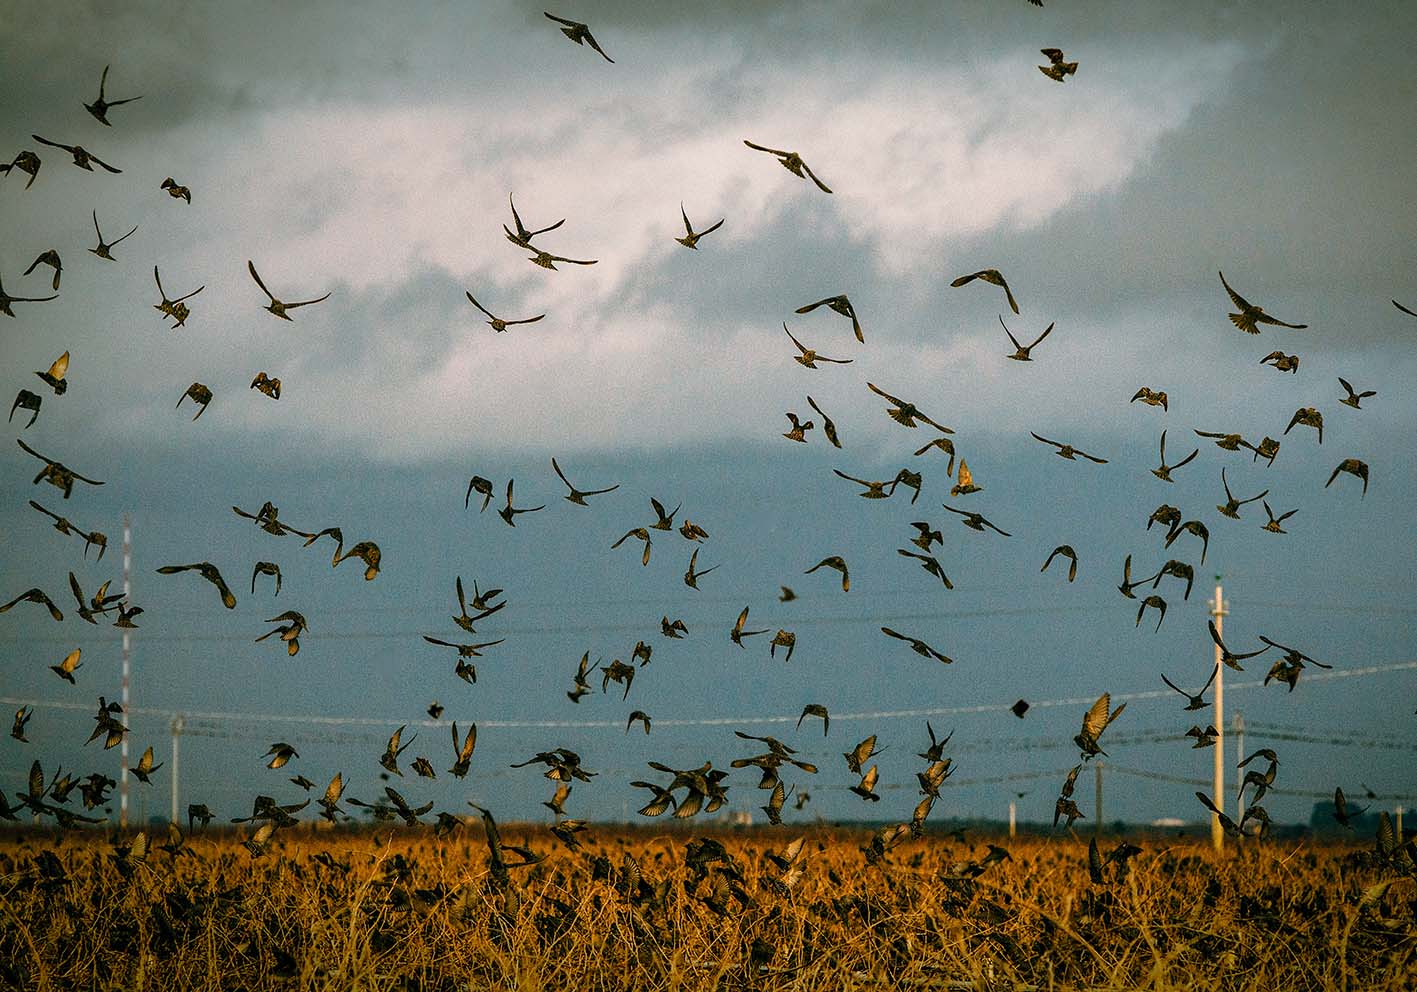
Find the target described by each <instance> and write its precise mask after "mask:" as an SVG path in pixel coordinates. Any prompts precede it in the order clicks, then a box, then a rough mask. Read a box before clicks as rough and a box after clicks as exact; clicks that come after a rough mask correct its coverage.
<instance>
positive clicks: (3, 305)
mask: <svg viewBox="0 0 1417 992" xmlns="http://www.w3.org/2000/svg"><path fill="white" fill-rule="evenodd" d="M58 298H59V297H58V294H56V295H54V296H11V295H9V294H8V293H6V292H5V283H4V282H0V313H3V314H4V315H5V316H6V317H13V316H15V311H14V310H12V309H11V308H10V304H11V303H48V302H49V301H50V300H57V299H58Z"/></svg>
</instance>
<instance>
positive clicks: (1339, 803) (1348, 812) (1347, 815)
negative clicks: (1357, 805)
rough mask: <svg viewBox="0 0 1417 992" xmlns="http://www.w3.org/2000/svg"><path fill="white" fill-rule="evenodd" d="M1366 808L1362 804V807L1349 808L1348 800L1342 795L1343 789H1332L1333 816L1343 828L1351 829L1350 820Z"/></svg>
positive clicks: (1364, 811) (1365, 810)
mask: <svg viewBox="0 0 1417 992" xmlns="http://www.w3.org/2000/svg"><path fill="white" fill-rule="evenodd" d="M1368 809H1369V807H1367V806H1364V807H1363V808H1362V809H1349V808H1348V800H1347V799H1345V798H1344V795H1343V789H1342V788H1338V789H1334V790H1333V818H1334V819H1335V820H1337V821H1338V822H1339V825H1340V826H1342V827H1344V828H1345V829H1347V830H1352V829H1353V823H1352V821H1353V820H1354V819H1356V818H1357V817H1360V816H1362V815H1363V814H1364V813H1366V812H1367V811H1368Z"/></svg>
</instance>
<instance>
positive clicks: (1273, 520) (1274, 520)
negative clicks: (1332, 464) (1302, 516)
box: [1260, 479, 1333, 534]
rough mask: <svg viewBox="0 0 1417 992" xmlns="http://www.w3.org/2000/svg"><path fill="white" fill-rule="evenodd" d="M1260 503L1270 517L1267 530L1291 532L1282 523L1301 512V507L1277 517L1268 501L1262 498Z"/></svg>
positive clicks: (1271, 531)
mask: <svg viewBox="0 0 1417 992" xmlns="http://www.w3.org/2000/svg"><path fill="white" fill-rule="evenodd" d="M1329 481H1330V482H1332V481H1333V480H1332V479H1330V480H1329ZM1260 505H1261V506H1263V507H1264V512H1265V515H1266V516H1268V517H1269V520H1268V521H1267V522H1266V523H1265V525H1264V529H1265V530H1267V531H1269V532H1270V533H1271V534H1287V533H1289V532H1288V531H1287V530H1285V529H1284V528H1283V527H1281V526H1280V524H1282V523H1284V521H1286V520H1288V519H1289V518H1290V517H1292V516H1294V514H1296V513H1298V512H1299V508H1298V507H1297V506H1296V507H1295V508H1294V509H1292V510H1290V511H1289V512H1288V513H1281V514H1280V515H1279V516H1277V517H1276V516H1275V515H1274V511H1273V510H1271V509H1270V508H1269V504H1268V503H1266V502H1265V501H1263V500H1261V501H1260Z"/></svg>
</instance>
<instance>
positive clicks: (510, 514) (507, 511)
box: [497, 479, 546, 527]
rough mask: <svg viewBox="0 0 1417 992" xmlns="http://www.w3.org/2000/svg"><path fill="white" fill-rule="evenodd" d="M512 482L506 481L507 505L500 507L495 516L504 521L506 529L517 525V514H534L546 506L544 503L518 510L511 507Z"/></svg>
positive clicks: (510, 480)
mask: <svg viewBox="0 0 1417 992" xmlns="http://www.w3.org/2000/svg"><path fill="white" fill-rule="evenodd" d="M512 482H513V480H512V479H508V480H507V505H506V506H504V507H502V509H500V510H498V511H497V515H498V516H499V517H501V518H502V519H503V520H504V521H506V524H507V526H508V527H515V526H516V525H517V522H516V515H517V514H518V513H535V512H536V511H537V510H544V509H546V504H545V503H542V504H541V505H540V506H529V507H526V508H524V509H520V510H518V509H516V508H515V507H513V506H512Z"/></svg>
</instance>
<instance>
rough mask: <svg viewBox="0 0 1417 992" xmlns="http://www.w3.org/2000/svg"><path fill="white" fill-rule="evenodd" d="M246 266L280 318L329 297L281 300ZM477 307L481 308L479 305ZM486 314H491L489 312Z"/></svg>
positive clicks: (250, 265)
mask: <svg viewBox="0 0 1417 992" xmlns="http://www.w3.org/2000/svg"><path fill="white" fill-rule="evenodd" d="M246 268H247V270H248V271H250V273H251V278H252V279H254V280H256V285H257V286H260V287H261V292H263V293H265V294H266V295H267V296H268V297H270V300H271V302H270V303H269V304H267V305H266V306H265V308H264V309H265V310H266V311H267V312H269V313H271V314H273V315H275V316H277V317H279V318H280V319H281V320H290V319H291V318H290V317H289V316H287V314H286V311H287V310H294V309H295V308H296V307H308V306H310V305H311V304H312V303H323V302H325V301H326V300H328V299H329V298H330V294H329V293H326V294H325V295H324V296H322V297H320V298H319V299H317V300H301V301H300V302H299V303H285V302H282V301H281V300H278V299H276V298H275V295H274V294H273V293H271V291H270V290H269V289H267V288H266V284H265V283H264V282H262V281H261V276H260V273H258V272H257V271H256V266H255V264H254V263H253V262H252V261H251V260H250V259H249V258H248V259H247V260H246ZM478 309H481V307H479V308H478ZM484 312H485V311H484ZM488 316H491V315H490V314H489V315H488Z"/></svg>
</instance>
